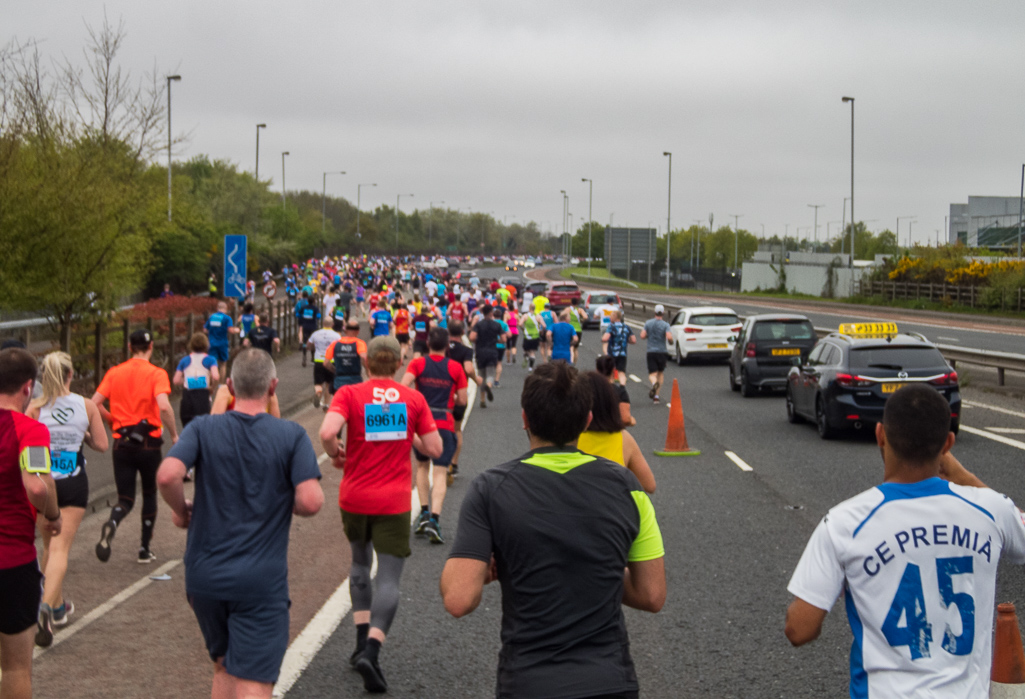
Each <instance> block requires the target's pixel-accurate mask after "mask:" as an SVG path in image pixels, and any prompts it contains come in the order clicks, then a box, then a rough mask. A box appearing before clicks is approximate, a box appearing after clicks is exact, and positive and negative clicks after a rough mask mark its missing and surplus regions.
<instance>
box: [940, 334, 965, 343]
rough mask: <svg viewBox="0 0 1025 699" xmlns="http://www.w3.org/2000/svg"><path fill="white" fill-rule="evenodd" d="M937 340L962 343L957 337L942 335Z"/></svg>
mask: <svg viewBox="0 0 1025 699" xmlns="http://www.w3.org/2000/svg"><path fill="white" fill-rule="evenodd" d="M936 339H937V340H946V341H947V342H960V341H961V340H959V339H957V338H956V337H943V336H942V335H937V336H936Z"/></svg>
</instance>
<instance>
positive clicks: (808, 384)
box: [786, 323, 961, 439]
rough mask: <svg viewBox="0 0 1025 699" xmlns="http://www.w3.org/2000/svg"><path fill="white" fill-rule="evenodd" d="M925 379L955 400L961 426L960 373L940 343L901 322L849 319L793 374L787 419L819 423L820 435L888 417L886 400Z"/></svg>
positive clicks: (955, 420) (955, 418) (954, 418)
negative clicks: (903, 326)
mask: <svg viewBox="0 0 1025 699" xmlns="http://www.w3.org/2000/svg"><path fill="white" fill-rule="evenodd" d="M913 383H925V384H928V385H930V386H933V387H934V388H935V389H936V390H937V391H939V392H940V394H942V395H943V397H944V398H946V399H947V401H948V402H949V403H950V413H951V420H950V429H951V431H952V432H954V433H955V434H956V433H957V431H958V428H959V427H960V424H961V419H960V414H961V392H960V389H959V387H958V381H957V372H956V371H954V369H953V368H952V367H951V366H950V365H949V364H948V363H947V360H946V359H944V358H943V355H942V354H941V353H940V351H939V350H938V349H937V348H936V346H935V345H934V344H933V343H931V342H929V340H927V339H926V338H925V337H924V336H923V335H919V334H918V333H910V332H909V333H902V332H900V330H899V329H898V328H897V324H896V323H844V324H843V325H841V326H840V327H839V329H838V331H837V332H834V333H830V334H829V335H827V336H826V337H824V338H822V339H821V340H819V341H818V343H816V345H815V347H813V348H812V350H811V352H810V353H809V354H808V356H807V359H805V360H803V361H799V362H798V361H795V363H794V366H792V367H791V368H790V372H789V374H787V388H786V390H787V399H786V410H787V419H788V420H790V422H792V423H799V422H804V420H805V419H807V420H810V421H812V422H814V424H815V425H816V426H817V427H818V431H819V436H821V437H822V438H823V439H831V438H832V437H835V436H837V435H838V434H839V432H840V431H841V430H844V429H848V428H856V429H857V428H861V427H862V426H864V425H869V424H874V423H877V422H880V421H881V420H882V419H883V406H885V405H886V399H887V398H889V397H890V396H891V395H893V394H894V393H896V392H897V391H899V390H900V389H901V388H903V387H904V386H907V385H910V384H913Z"/></svg>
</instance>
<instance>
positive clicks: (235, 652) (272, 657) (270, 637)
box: [187, 595, 291, 684]
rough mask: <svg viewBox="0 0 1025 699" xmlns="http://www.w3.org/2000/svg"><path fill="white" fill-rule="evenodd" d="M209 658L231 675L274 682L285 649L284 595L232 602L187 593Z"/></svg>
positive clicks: (285, 601)
mask: <svg viewBox="0 0 1025 699" xmlns="http://www.w3.org/2000/svg"><path fill="white" fill-rule="evenodd" d="M187 597H188V600H189V605H190V606H191V607H192V611H193V613H194V614H195V615H196V621H198V622H199V630H200V631H201V632H202V633H203V640H204V641H206V649H207V651H209V653H210V659H211V660H216V659H217V658H224V669H225V670H227V671H228V674H230V675H232V676H233V677H238V678H240V679H243V680H249V681H251V682H265V683H268V684H273V683H275V682H277V681H278V673H279V672H280V670H281V661H282V660H283V659H284V657H285V651H286V650H288V607H289V605H290V604H291V603H290V602H289V601H288V600H287V599H267V600H259V601H256V600H248V601H244V602H232V601H227V600H220V599H214V598H212V597H204V596H203V595H187Z"/></svg>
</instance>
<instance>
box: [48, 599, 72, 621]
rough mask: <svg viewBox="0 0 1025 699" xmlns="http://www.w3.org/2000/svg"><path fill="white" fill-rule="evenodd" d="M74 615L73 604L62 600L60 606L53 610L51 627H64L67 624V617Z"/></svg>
mask: <svg viewBox="0 0 1025 699" xmlns="http://www.w3.org/2000/svg"><path fill="white" fill-rule="evenodd" d="M74 613H75V603H74V602H72V601H70V600H64V603H63V604H61V606H59V607H57V608H56V609H54V610H53V617H52V618H53V625H54V626H66V625H67V623H68V617H69V616H71V615H72V614H74Z"/></svg>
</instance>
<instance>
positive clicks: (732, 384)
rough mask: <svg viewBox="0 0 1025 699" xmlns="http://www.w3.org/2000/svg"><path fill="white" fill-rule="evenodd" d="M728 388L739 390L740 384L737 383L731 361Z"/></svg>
mask: <svg viewBox="0 0 1025 699" xmlns="http://www.w3.org/2000/svg"><path fill="white" fill-rule="evenodd" d="M730 390H731V391H739V390H740V386H738V385H737V375H736V374H734V373H733V362H730Z"/></svg>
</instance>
